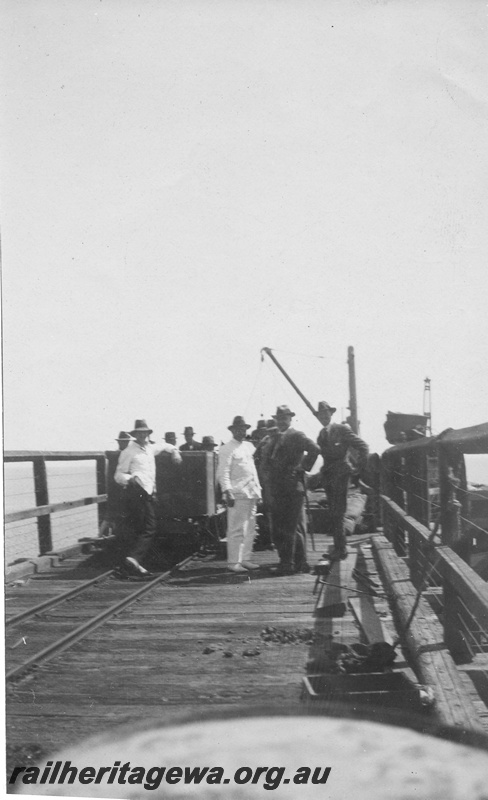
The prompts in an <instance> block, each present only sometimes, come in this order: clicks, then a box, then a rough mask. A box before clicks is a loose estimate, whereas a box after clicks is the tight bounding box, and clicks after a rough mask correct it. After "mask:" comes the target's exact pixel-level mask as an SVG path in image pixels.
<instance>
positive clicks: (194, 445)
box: [180, 425, 202, 453]
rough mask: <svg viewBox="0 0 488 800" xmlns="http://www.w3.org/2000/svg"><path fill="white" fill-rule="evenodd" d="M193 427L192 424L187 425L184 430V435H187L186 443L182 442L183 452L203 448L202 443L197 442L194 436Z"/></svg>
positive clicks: (181, 448)
mask: <svg viewBox="0 0 488 800" xmlns="http://www.w3.org/2000/svg"><path fill="white" fill-rule="evenodd" d="M194 435H195V434H194V432H193V428H192V427H191V425H187V427H186V428H185V430H184V431H183V436H184V437H185V444H180V450H181V452H182V453H186V452H192V451H193V450H201V449H202V445H201V443H200V442H196V441H195V439H194V438H193V437H194Z"/></svg>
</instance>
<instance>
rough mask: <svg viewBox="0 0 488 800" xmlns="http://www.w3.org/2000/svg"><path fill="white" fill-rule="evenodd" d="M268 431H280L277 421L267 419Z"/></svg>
mask: <svg viewBox="0 0 488 800" xmlns="http://www.w3.org/2000/svg"><path fill="white" fill-rule="evenodd" d="M266 430H267V431H277V430H278V426H277V424H276V421H275V420H274V419H267V420H266Z"/></svg>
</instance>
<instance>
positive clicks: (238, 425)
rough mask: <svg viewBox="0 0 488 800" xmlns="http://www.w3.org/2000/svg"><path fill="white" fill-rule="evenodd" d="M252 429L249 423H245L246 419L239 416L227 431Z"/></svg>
mask: <svg viewBox="0 0 488 800" xmlns="http://www.w3.org/2000/svg"><path fill="white" fill-rule="evenodd" d="M250 427H251V426H250V425H248V424H247V422H246V421H245V419H244V417H241V416H239V415H237V417H234V421H233V422H232V425H228V426H227V430H229V431H231V430H232V428H246V429H247V428H250Z"/></svg>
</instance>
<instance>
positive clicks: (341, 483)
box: [322, 464, 351, 550]
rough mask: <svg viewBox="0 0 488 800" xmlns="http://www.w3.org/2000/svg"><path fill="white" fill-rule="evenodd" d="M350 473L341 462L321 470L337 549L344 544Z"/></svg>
mask: <svg viewBox="0 0 488 800" xmlns="http://www.w3.org/2000/svg"><path fill="white" fill-rule="evenodd" d="M350 474H351V473H350V470H349V469H348V468H347V465H343V464H338V465H337V467H336V468H332V467H329V468H328V469H323V470H322V476H323V486H324V489H325V493H326V495H327V502H328V504H329V514H330V520H331V528H332V535H333V537H334V545H335V547H336V548H337V549H338V550H343V549H344V547H345V546H346V533H345V530H344V515H345V513H346V508H347V490H348V487H349V477H350Z"/></svg>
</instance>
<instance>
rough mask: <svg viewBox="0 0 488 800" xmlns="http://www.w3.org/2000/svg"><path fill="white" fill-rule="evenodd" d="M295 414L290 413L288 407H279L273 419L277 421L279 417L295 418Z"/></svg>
mask: <svg viewBox="0 0 488 800" xmlns="http://www.w3.org/2000/svg"><path fill="white" fill-rule="evenodd" d="M294 416H295V412H294V411H290V409H289V408H288V406H278V408H277V409H276V414H273V419H277V418H278V417H294Z"/></svg>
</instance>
